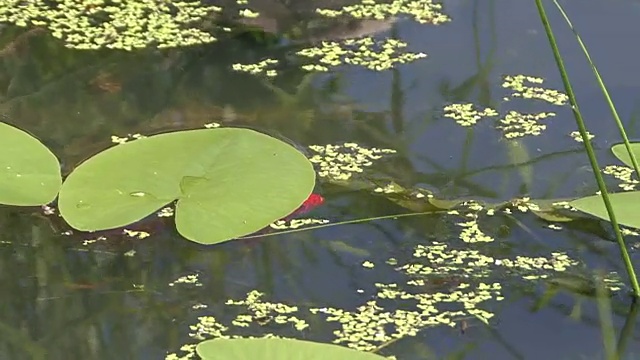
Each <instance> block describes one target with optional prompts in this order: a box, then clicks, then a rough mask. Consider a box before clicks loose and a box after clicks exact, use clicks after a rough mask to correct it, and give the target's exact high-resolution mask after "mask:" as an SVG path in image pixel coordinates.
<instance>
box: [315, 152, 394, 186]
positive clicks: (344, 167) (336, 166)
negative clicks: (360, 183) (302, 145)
mask: <svg viewBox="0 0 640 360" xmlns="http://www.w3.org/2000/svg"><path fill="white" fill-rule="evenodd" d="M309 149H310V150H311V151H312V152H313V153H315V154H313V155H312V156H311V157H310V158H309V161H311V162H312V163H313V164H314V165H315V166H316V172H317V174H318V177H321V178H327V179H331V180H338V181H344V180H349V179H350V178H351V177H352V176H353V175H354V174H357V173H361V172H363V171H364V168H365V167H368V166H371V165H373V161H375V160H378V159H381V158H382V157H383V156H385V155H388V154H394V153H395V152H396V151H395V150H391V149H378V148H371V149H369V148H365V147H362V146H360V145H358V144H356V143H344V144H341V145H324V146H321V145H311V146H309Z"/></svg>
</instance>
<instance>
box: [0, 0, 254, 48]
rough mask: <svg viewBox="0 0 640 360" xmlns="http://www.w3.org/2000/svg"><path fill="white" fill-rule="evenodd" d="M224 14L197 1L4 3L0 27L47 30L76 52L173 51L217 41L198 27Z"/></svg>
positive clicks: (0, 3) (17, 0) (5, 0)
mask: <svg viewBox="0 0 640 360" xmlns="http://www.w3.org/2000/svg"><path fill="white" fill-rule="evenodd" d="M221 10H222V9H221V8H219V7H216V6H204V5H203V4H202V3H201V2H200V1H193V0H192V1H173V2H158V1H156V0H139V1H104V0H93V1H88V2H87V1H74V0H62V1H45V0H34V1H21V0H3V1H0V22H6V23H12V24H15V25H17V26H22V27H27V26H40V27H45V28H47V29H48V30H49V31H50V32H51V34H52V35H53V36H54V37H56V38H59V39H62V41H64V44H65V46H66V47H69V48H74V49H100V48H109V49H121V50H134V49H139V48H147V47H157V48H172V47H181V46H190V45H196V44H204V43H210V42H213V41H215V40H216V39H215V37H213V36H212V35H211V34H210V33H208V32H205V31H202V30H200V29H198V28H197V27H193V26H192V25H197V24H198V23H200V22H202V21H203V20H205V19H206V18H207V17H208V16H210V14H211V13H213V12H219V11H221ZM248 15H251V14H248Z"/></svg>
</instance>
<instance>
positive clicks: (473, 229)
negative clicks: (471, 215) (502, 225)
mask: <svg viewBox="0 0 640 360" xmlns="http://www.w3.org/2000/svg"><path fill="white" fill-rule="evenodd" d="M457 225H458V226H460V227H462V228H464V230H462V232H461V233H460V240H462V241H464V242H466V243H477V242H492V241H494V238H492V237H491V236H489V235H487V234H485V233H484V232H482V230H480V227H479V226H478V220H477V219H472V220H470V221H467V222H461V223H458V224H457Z"/></svg>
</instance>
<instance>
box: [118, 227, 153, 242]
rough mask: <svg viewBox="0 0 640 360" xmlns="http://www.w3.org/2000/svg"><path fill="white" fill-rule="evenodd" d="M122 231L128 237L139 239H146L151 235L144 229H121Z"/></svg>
mask: <svg viewBox="0 0 640 360" xmlns="http://www.w3.org/2000/svg"><path fill="white" fill-rule="evenodd" d="M122 233H123V234H125V235H127V236H128V237H132V238H136V239H139V240H142V239H146V238H148V237H149V236H151V234H149V233H148V232H146V231H137V230H129V229H124V230H122Z"/></svg>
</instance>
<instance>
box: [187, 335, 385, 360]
mask: <svg viewBox="0 0 640 360" xmlns="http://www.w3.org/2000/svg"><path fill="white" fill-rule="evenodd" d="M196 352H197V353H198V355H199V356H200V357H202V359H204V360H218V359H219V360H240V359H242V360H244V359H253V360H299V359H304V360H324V359H341V360H382V359H384V357H382V356H380V355H376V354H373V353H368V352H361V351H357V350H353V349H349V348H347V347H343V346H338V345H333V344H323V343H316V342H311V341H305V340H295V339H281V338H269V339H264V338H263V339H214V340H206V341H203V342H201V343H200V344H198V346H197V347H196Z"/></svg>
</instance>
